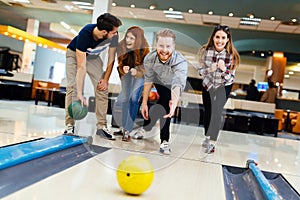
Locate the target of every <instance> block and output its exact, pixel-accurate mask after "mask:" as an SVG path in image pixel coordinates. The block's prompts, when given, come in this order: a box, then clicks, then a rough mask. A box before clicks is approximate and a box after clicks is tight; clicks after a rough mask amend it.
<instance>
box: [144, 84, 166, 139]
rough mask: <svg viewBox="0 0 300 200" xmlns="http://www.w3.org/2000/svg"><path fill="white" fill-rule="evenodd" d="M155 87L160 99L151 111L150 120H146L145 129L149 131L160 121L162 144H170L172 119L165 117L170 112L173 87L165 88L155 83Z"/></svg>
mask: <svg viewBox="0 0 300 200" xmlns="http://www.w3.org/2000/svg"><path fill="white" fill-rule="evenodd" d="M154 85H155V88H156V90H157V92H158V94H159V99H158V101H157V102H156V104H155V105H153V106H151V108H150V110H149V120H144V125H143V127H144V129H145V130H146V131H149V130H151V129H152V127H153V126H154V125H155V123H156V121H157V120H158V119H159V120H160V140H161V143H162V142H163V141H164V140H165V141H167V142H169V138H170V123H171V118H163V116H164V115H166V114H168V113H169V112H170V107H169V101H170V100H171V89H170V88H171V86H164V85H162V84H159V83H154Z"/></svg>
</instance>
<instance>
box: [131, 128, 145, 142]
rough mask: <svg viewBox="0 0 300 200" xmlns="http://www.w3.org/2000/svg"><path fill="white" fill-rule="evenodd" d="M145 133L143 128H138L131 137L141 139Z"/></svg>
mask: <svg viewBox="0 0 300 200" xmlns="http://www.w3.org/2000/svg"><path fill="white" fill-rule="evenodd" d="M145 133H146V131H145V129H143V128H139V129H138V130H137V131H136V132H135V133H134V134H133V136H132V138H133V139H136V140H141V139H143V137H144V134H145Z"/></svg>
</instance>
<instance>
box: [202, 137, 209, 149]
mask: <svg viewBox="0 0 300 200" xmlns="http://www.w3.org/2000/svg"><path fill="white" fill-rule="evenodd" d="M209 140H210V136H205V139H204V141H203V143H202V147H203V148H206V149H207V148H208V146H209Z"/></svg>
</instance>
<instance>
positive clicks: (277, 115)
mask: <svg viewBox="0 0 300 200" xmlns="http://www.w3.org/2000/svg"><path fill="white" fill-rule="evenodd" d="M274 118H275V119H278V120H279V121H278V131H282V130H283V129H284V127H285V113H284V110H282V109H275V112H274Z"/></svg>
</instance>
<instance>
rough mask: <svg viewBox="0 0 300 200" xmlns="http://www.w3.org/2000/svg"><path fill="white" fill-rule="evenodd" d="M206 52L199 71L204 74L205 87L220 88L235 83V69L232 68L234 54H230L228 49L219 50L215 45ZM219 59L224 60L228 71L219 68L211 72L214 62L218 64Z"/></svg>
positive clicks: (203, 83)
mask: <svg viewBox="0 0 300 200" xmlns="http://www.w3.org/2000/svg"><path fill="white" fill-rule="evenodd" d="M203 53H205V57H204V61H203V63H200V67H199V68H198V72H199V74H200V75H202V76H203V82H202V85H203V87H204V88H205V89H206V90H207V91H208V90H209V89H211V88H215V89H216V88H218V87H220V86H224V85H230V84H232V83H233V80H234V74H235V70H230V68H231V65H232V55H230V54H228V53H227V51H226V49H223V50H222V51H220V52H218V51H216V50H215V49H214V48H213V47H209V48H208V49H207V50H206V51H203ZM219 60H224V62H225V66H226V71H224V72H223V71H222V70H221V69H219V68H217V70H216V71H214V72H210V69H211V67H212V64H213V63H215V64H217V63H218V61H219Z"/></svg>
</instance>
